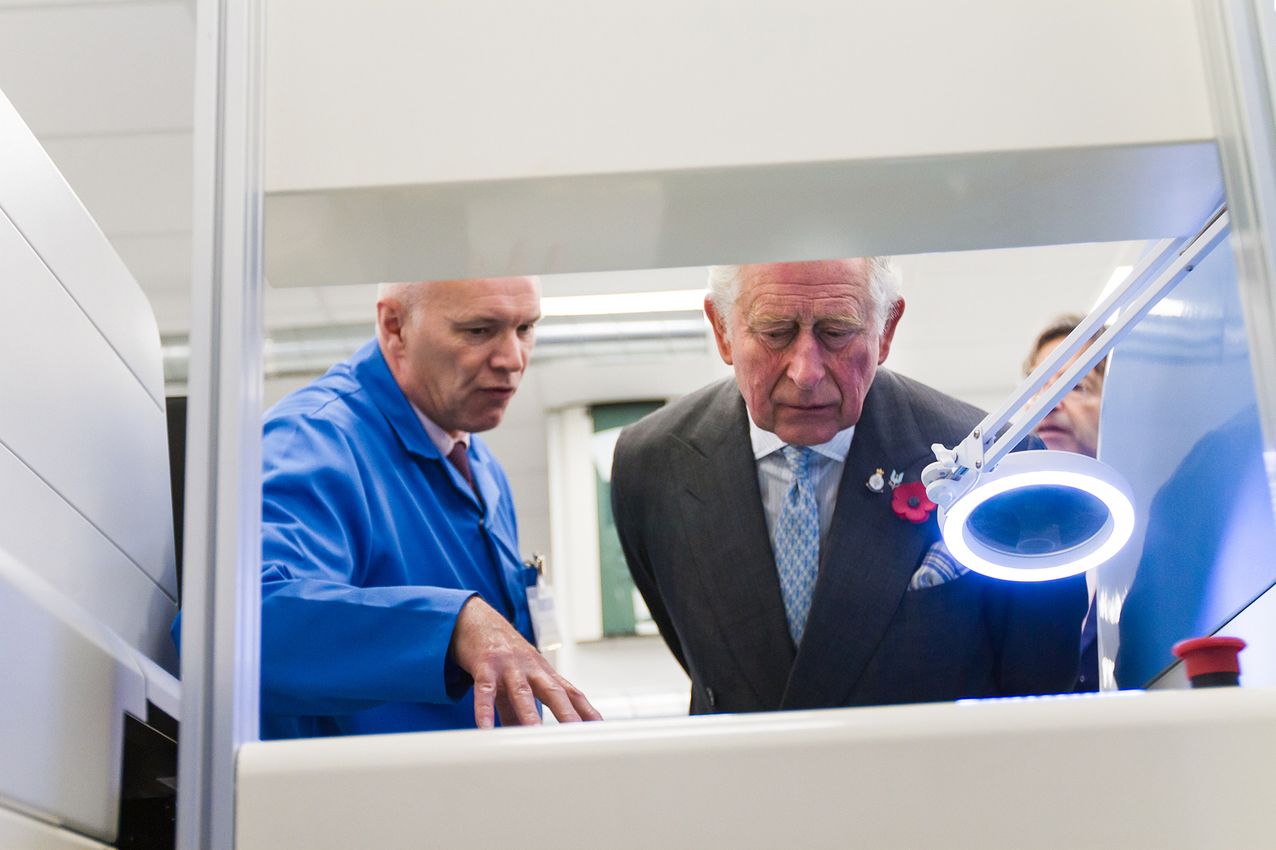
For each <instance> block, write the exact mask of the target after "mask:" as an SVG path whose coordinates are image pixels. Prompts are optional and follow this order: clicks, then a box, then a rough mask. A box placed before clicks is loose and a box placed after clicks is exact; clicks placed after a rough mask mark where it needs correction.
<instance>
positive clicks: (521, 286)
mask: <svg viewBox="0 0 1276 850" xmlns="http://www.w3.org/2000/svg"><path fill="white" fill-rule="evenodd" d="M539 319H540V284H539V282H538V281H537V280H536V279H535V278H530V277H506V278H481V279H477V280H438V281H428V282H415V283H389V284H382V285H381V287H380V288H379V289H378V292H377V341H378V343H379V345H380V347H381V353H382V356H384V357H385V361H386V365H387V366H389V367H390V373H391V374H392V375H393V376H394V380H395V382H396V383H397V384H398V385H399V388H400V389H401V390H402V391H403V394H404V395H405V396H407V397H408V400H409V401H411V402H412V403H413V404H414V405H416V407H418V408H419V409H420V410H421V412H422V413H424V414H425V415H426V416H428V417H429V418H430V419H431V420H432V421H433V422H435V424H437V425H438V426H439V427H441V428H443V430H445V431H447V432H448V433H450V434H452V435H453V436H455V435H457V434H459V433H462V432H474V431H486V430H488V429H490V428H495V427H496V426H497V425H499V424H500V421H501V418H502V417H503V416H504V415H505V409H506V407H507V406H508V405H509V402H510V399H511V398H513V395H514V391H515V390H516V389H517V388H518V384H519V382H520V380H521V379H522V375H523V371H524V370H525V369H526V368H527V363H528V360H529V359H530V357H531V352H532V344H533V341H534V332H533V329H534V327H535V324H536V322H537V321H538V320H539Z"/></svg>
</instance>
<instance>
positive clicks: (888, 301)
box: [709, 257, 902, 336]
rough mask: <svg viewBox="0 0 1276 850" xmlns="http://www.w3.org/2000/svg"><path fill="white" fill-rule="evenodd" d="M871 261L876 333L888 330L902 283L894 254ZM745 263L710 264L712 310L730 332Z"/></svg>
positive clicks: (870, 270) (869, 293) (871, 294)
mask: <svg viewBox="0 0 1276 850" xmlns="http://www.w3.org/2000/svg"><path fill="white" fill-rule="evenodd" d="M864 261H865V262H866V263H867V264H868V295H869V298H870V299H871V300H872V302H873V321H874V323H875V324H876V326H877V333H878V334H881V333H882V332H883V331H884V330H885V329H886V322H887V320H889V319H890V318H891V316H893V315H894V313H895V305H896V304H897V303H899V300H900V298H901V297H902V295H901V282H900V273H899V267H898V266H897V265H895V259H894V257H865V258H864ZM743 268H744V266H710V267H709V298H710V300H712V302H713V309H714V310H716V311H717V312H718V315H719V316H721V317H722V320H723V321H724V322H726V328H725V329H724V330H725V331H726V332H727V335H728V336H730V332H731V311H732V310H734V309H735V302H736V298H737V297H739V295H740V277H741V275H740V273H741V271H742V269H743Z"/></svg>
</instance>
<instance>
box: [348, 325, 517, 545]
mask: <svg viewBox="0 0 1276 850" xmlns="http://www.w3.org/2000/svg"><path fill="white" fill-rule="evenodd" d="M350 366H351V368H352V369H353V371H354V376H355V378H356V379H357V380H358V382H359V385H360V386H362V387H363V388H364V389H365V390H366V391H367V393H368V397H369V398H370V399H371V400H372V403H373V404H375V405H376V407H377V409H378V410H380V411H381V415H382V416H384V417H385V420H386V422H389V423H390V427H391V428H392V429H394V433H395V435H397V436H398V438H399V442H401V443H402V444H403V448H404V449H405V450H406V451H407V452H408V454H410V455H414V456H415V457H417V458H428V459H430V460H433V461H436V462H439V463H442V462H443V461H444V460H445V458H444V457H443V455H442V453H440V452H439V447H438V446H436V445H434V441H433V440H431V439H430V435H429V434H428V433H426V430H425V427H424V426H422V425H421V420H420V419H418V418H417V415H416V411H415V410H413V409H412V403H411V402H409V401H408V397H407V396H406V395H404V394H403V390H402V389H401V388H400V387H399V384H398V382H396V381H395V380H394V375H393V374H392V373H391V372H390V366H389V364H387V363H386V362H385V356H384V355H382V353H381V346H380V345H379V344H378V343H377V340H376V339H375V338H373V339H370V340H368V341H367V342H366V343H364V344H363V345H362V346H361V347H360V348H359V350H358V351H356V352H355V353H354V355H353V356H352V357H351V358H350ZM481 448H482V443H481V442H480V440H479V438H478V435H476V434H471V435H470V470H471V473H472V474H473V475H474V483H475V484H476V485H477V486H478V490H479V492H480V493H481V494H482V497H483V502H482V504H483V506H484V507H485V508H486V510H485V513H489V514H490V513H491V512H492V510H493V509H494V508H495V507H496V504H497V502H498V501H499V500H500V497H501V488H500V484H499V483H498V482H497V480H496V475H495V474H494V472H493V471H492V469H491V466H490V456H489V455H488V453H487V452H486V451H481V450H480V449H481ZM444 466H445V467H446V468H447V470H448V472H449V473H450V474H451V476H452V478H453V479H454V481H455V483H456V484H457V486H458V487H460V488H461V490H462V491H463V492H466V493H468V494H469V496H470V497H471V498H474V494H473V492H472V491H470V488H469V485H468V484H465V483H464V479H462V478H461V474H460V473H459V472H457V471H456V470H455V469H453V468H452V465H451V464H450V463H444ZM516 554H517V553H516Z"/></svg>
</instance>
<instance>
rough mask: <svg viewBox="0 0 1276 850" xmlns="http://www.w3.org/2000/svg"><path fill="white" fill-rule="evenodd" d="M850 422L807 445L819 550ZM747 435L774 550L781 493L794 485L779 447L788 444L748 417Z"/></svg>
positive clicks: (843, 461) (848, 445) (830, 521)
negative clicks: (817, 513)
mask: <svg viewBox="0 0 1276 850" xmlns="http://www.w3.org/2000/svg"><path fill="white" fill-rule="evenodd" d="M853 436H855V426H854V425H852V426H851V427H850V428H847V429H845V430H842V431H838V432H837V433H836V434H834V435H833V439H831V440H829V441H828V442H827V443H820V444H819V445H818V446H809V447H808V448H810V450H811V462H810V466H809V467H808V469H809V471H810V474H811V483H812V484H813V485H814V488H815V502H816V504H817V505H819V507H820V551H821V552H823V551H824V542H825V541H826V540H827V539H828V534H829V527H830V526H831V525H832V524H833V509H834V508H835V507H836V506H837V488H838V485H839V484H841V483H842V470H843V468H844V467H845V466H846V455H847V453H848V452H849V451H850V450H851V437H853ZM749 439H750V440H751V441H752V443H753V459H754V461H755V462H756V463H757V466H758V489H759V490H761V492H762V510H763V512H764V513H765V514H766V531H767V535H768V536H769V537H770V538H771V551H775V521H776V519H777V518H778V517H779V516H780V508H781V507H782V506H783V505H784V497H785V496H786V495H788V492H789V490H790V489H792V487H793V473H792V472H790V471H789V464H788V462H787V461H785V459H784V453H783V452H782V451H780V450H781V449H783V448H784V447H785V445H787V444H786V443H785V442H784V441H783V440H781V439H780V438H779V437H777V436H776V435H775V434H772V433H771V432H770V431H763V430H762V429H761V428H759V427H758V426H757V425H756V424H754V422H753V417H751V416H750V417H749Z"/></svg>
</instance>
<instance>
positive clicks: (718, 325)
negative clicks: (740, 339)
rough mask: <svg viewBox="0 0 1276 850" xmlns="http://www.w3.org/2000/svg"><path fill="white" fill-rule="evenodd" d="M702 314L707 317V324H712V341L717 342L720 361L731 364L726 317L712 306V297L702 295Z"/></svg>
mask: <svg viewBox="0 0 1276 850" xmlns="http://www.w3.org/2000/svg"><path fill="white" fill-rule="evenodd" d="M704 314H705V315H706V316H707V317H708V318H709V324H710V325H712V326H713V341H714V342H716V343H717V344H718V354H719V355H721V356H722V362H723V363H726V364H727V365H728V366H730V365H732V360H731V340H730V339H729V338H728V335H727V324H726V318H725V317H724V316H721V315H719V314H718V309H717V308H716V307H714V306H713V299H712V298H710V297H709V296H708V295H706V296H705V297H704Z"/></svg>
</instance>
